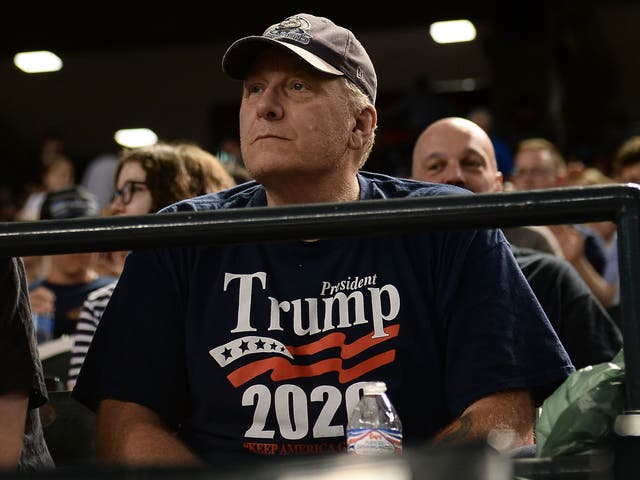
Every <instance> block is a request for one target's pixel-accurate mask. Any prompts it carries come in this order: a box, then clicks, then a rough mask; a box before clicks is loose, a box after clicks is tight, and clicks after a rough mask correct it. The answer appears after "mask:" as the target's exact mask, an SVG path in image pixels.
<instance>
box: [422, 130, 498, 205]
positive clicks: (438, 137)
mask: <svg viewBox="0 0 640 480" xmlns="http://www.w3.org/2000/svg"><path fill="white" fill-rule="evenodd" d="M412 178H414V179H416V180H422V181H425V182H434V183H446V184H450V185H457V186H460V187H463V188H466V189H468V190H471V191H472V192H475V193H489V192H496V191H501V190H502V174H501V173H500V172H498V171H497V167H496V163H495V157H494V153H493V146H492V145H491V141H490V140H489V138H488V137H487V136H486V134H485V133H484V132H482V131H481V130H480V127H477V126H469V125H468V124H466V123H457V122H451V123H448V122H444V123H443V122H437V123H435V124H433V125H432V126H431V127H429V129H427V130H426V131H425V132H424V133H423V134H422V135H421V136H420V138H418V141H417V142H416V145H415V147H414V149H413V162H412Z"/></svg>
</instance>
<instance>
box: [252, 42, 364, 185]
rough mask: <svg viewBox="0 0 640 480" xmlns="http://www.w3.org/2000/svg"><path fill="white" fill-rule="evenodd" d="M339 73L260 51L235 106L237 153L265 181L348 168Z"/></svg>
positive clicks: (351, 123)
mask: <svg viewBox="0 0 640 480" xmlns="http://www.w3.org/2000/svg"><path fill="white" fill-rule="evenodd" d="M346 98H347V97H346V92H345V88H344V86H343V85H342V83H341V80H340V78H339V77H332V76H328V75H324V74H321V73H319V72H317V71H315V70H314V69H312V68H311V67H309V66H307V65H306V64H305V63H304V62H302V61H301V60H299V59H297V58H296V57H295V56H293V55H292V54H289V53H287V52H284V51H280V50H279V49H270V50H267V51H265V52H264V53H263V54H262V55H261V56H260V57H259V58H258V59H257V60H256V61H255V62H254V64H253V65H252V68H251V69H250V71H249V72H248V74H247V76H246V78H245V80H244V89H243V97H242V104H241V106H240V140H241V148H242V158H243V160H244V162H245V165H246V167H247V169H248V170H249V172H250V174H251V175H252V176H253V177H254V178H256V179H257V180H258V181H260V182H261V183H263V184H265V185H267V186H268V185H269V184H271V185H273V184H274V182H282V181H283V180H285V179H290V180H291V181H295V179H296V178H306V179H308V178H314V177H316V176H320V175H322V174H323V173H326V172H335V171H336V170H338V169H343V170H347V171H345V174H346V173H349V174H353V173H354V172H355V171H356V170H357V167H356V168H353V167H351V168H349V167H346V166H345V165H346V164H347V158H348V155H347V152H348V142H349V134H350V132H351V131H352V129H354V127H355V117H354V114H352V113H350V111H349V107H348V105H347V101H346Z"/></svg>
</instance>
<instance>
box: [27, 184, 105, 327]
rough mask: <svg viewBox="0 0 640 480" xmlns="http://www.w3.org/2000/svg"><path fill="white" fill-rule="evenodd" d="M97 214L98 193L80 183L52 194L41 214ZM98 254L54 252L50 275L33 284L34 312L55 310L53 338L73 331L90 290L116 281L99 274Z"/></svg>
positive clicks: (51, 216)
mask: <svg viewBox="0 0 640 480" xmlns="http://www.w3.org/2000/svg"><path fill="white" fill-rule="evenodd" d="M96 215H98V203H97V200H96V198H95V195H93V194H92V193H90V192H87V191H86V190H84V189H83V188H82V187H79V186H76V187H72V188H69V189H66V190H59V191H57V192H53V193H50V194H48V195H47V197H46V199H45V201H44V202H43V204H42V211H41V215H40V216H41V219H42V220H48V219H56V220H62V219H71V218H78V217H88V216H96ZM97 255H98V254H97V253H70V254H61V255H51V256H50V266H49V270H48V272H47V275H46V276H45V277H44V278H40V279H37V280H35V281H34V282H32V283H31V284H30V285H29V297H30V299H31V303H32V308H33V312H34V313H37V314H51V313H53V314H54V321H53V331H52V332H51V334H52V337H53V338H57V337H59V336H61V335H64V334H67V335H69V334H71V333H73V331H74V330H75V326H76V322H77V321H78V317H79V315H80V310H81V308H82V303H83V302H84V300H85V299H86V298H87V295H88V294H89V292H92V291H93V290H95V289H97V288H100V287H103V286H104V285H106V284H107V283H109V282H111V281H113V277H105V276H99V275H98V273H97V272H96V270H95V263H96V259H97Z"/></svg>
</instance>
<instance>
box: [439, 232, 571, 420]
mask: <svg viewBox="0 0 640 480" xmlns="http://www.w3.org/2000/svg"><path fill="white" fill-rule="evenodd" d="M456 238H464V239H466V240H464V241H460V240H459V241H458V242H457V243H452V242H449V243H448V248H446V249H444V248H443V249H442V252H443V255H442V260H441V262H446V266H441V267H440V268H439V269H438V270H439V271H440V272H441V279H440V282H441V285H442V289H443V290H442V294H441V295H440V296H439V297H440V298H441V302H442V306H441V311H442V317H443V318H442V321H444V322H446V327H445V328H443V330H444V331H446V332H447V334H446V350H445V351H446V369H445V371H446V384H447V392H446V396H447V400H448V402H449V405H451V406H452V412H453V414H454V415H459V414H460V413H462V411H463V410H464V409H465V408H466V407H468V406H469V405H470V404H471V403H473V402H474V401H476V400H478V399H480V398H482V397H484V396H486V395H489V394H492V393H495V392H499V391H504V390H510V389H518V388H530V389H531V390H532V391H533V393H534V395H535V397H536V401H537V402H538V403H541V402H542V400H543V399H544V398H545V397H546V396H547V395H548V394H549V393H550V392H551V391H552V390H553V389H554V388H555V387H556V386H557V385H559V383H560V382H561V381H562V380H564V378H566V376H567V375H568V374H569V373H570V372H571V371H573V370H574V368H573V366H572V365H571V361H570V360H569V357H568V355H567V353H566V351H565V350H564V348H563V346H562V344H561V343H560V341H559V339H558V336H557V335H556V333H555V331H554V330H553V328H552V326H551V324H550V323H549V320H548V319H547V317H546V315H545V313H544V312H543V310H542V307H541V306H540V304H539V302H538V300H537V299H536V297H535V295H534V294H533V292H532V291H531V288H530V287H529V284H528V283H527V281H526V279H525V278H524V275H523V274H522V272H521V270H520V268H519V267H518V265H517V263H516V261H515V259H514V257H513V254H512V252H511V249H510V248H509V245H508V244H507V242H506V240H505V239H504V236H503V234H502V232H501V231H500V230H492V229H489V230H478V231H475V232H473V233H470V234H469V235H463V236H458V237H456Z"/></svg>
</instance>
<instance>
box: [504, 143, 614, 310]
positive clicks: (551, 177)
mask: <svg viewBox="0 0 640 480" xmlns="http://www.w3.org/2000/svg"><path fill="white" fill-rule="evenodd" d="M511 178H512V179H513V185H514V186H515V188H516V189H517V190H522V191H525V190H535V189H545V188H559V187H563V186H566V184H567V182H566V179H567V164H566V162H565V160H564V158H563V157H562V154H561V153H560V151H559V150H558V148H557V147H556V146H555V145H554V144H553V143H551V142H549V141H548V140H546V139H544V138H529V139H526V140H523V141H521V142H520V143H519V144H518V148H517V149H516V154H515V156H514V169H513V171H512V174H511ZM549 228H551V230H552V231H553V233H554V234H555V236H556V238H557V239H558V242H559V244H560V246H561V247H563V253H564V256H565V258H567V259H570V257H572V256H575V255H576V254H577V253H576V251H571V252H568V251H566V250H567V247H569V245H574V242H572V241H571V240H570V239H569V238H568V237H573V236H581V237H582V238H583V239H584V257H585V260H587V261H588V263H590V264H591V267H592V268H593V269H594V270H595V273H597V274H598V275H602V273H603V272H604V267H605V263H606V254H605V246H604V243H603V241H602V239H601V238H600V236H599V235H597V234H596V233H595V232H593V230H592V229H591V228H589V227H588V226H586V225H572V226H557V225H554V226H550V227H549ZM568 242H569V243H568ZM574 266H575V265H574ZM578 271H579V272H580V273H581V275H583V277H584V276H585V274H587V273H586V272H584V271H583V269H581V268H578ZM585 280H586V279H585ZM587 283H588V284H589V281H587ZM600 300H601V301H603V299H600ZM603 303H605V302H604V301H603ZM605 305H606V303H605Z"/></svg>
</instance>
